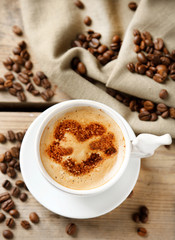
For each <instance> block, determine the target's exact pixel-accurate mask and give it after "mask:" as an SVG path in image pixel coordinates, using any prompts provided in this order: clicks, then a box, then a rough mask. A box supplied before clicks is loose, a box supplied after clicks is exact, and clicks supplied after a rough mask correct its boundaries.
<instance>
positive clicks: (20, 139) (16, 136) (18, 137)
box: [15, 132, 24, 142]
mask: <svg viewBox="0 0 175 240" xmlns="http://www.w3.org/2000/svg"><path fill="white" fill-rule="evenodd" d="M23 138H24V133H22V132H17V133H16V134H15V139H16V140H17V141H19V142H22V140H23Z"/></svg>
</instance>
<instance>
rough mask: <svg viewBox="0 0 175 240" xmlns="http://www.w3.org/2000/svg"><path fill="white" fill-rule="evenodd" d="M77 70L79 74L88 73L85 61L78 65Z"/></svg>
mask: <svg viewBox="0 0 175 240" xmlns="http://www.w3.org/2000/svg"><path fill="white" fill-rule="evenodd" d="M77 71H78V73H79V74H81V75H85V74H86V67H85V65H84V63H82V62H79V63H78V65H77Z"/></svg>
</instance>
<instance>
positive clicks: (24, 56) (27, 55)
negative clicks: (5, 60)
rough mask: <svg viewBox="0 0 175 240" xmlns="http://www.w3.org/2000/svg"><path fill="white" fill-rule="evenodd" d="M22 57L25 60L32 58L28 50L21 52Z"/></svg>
mask: <svg viewBox="0 0 175 240" xmlns="http://www.w3.org/2000/svg"><path fill="white" fill-rule="evenodd" d="M20 56H21V57H22V58H24V60H29V58H30V54H29V53H28V51H27V50H26V49H24V50H22V51H21V53H20Z"/></svg>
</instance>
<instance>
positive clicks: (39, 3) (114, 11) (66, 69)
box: [21, 0, 175, 138]
mask: <svg viewBox="0 0 175 240" xmlns="http://www.w3.org/2000/svg"><path fill="white" fill-rule="evenodd" d="M83 2H84V4H85V9H83V10H80V9H78V8H77V7H76V6H75V5H74V3H73V0H21V7H22V16H23V21H24V27H25V32H26V34H27V37H28V39H29V42H30V44H31V47H32V48H33V51H34V53H35V55H36V58H37V59H38V61H39V62H40V66H41V69H42V70H43V71H44V72H45V73H46V74H47V75H48V77H49V78H50V80H51V81H54V82H57V84H58V87H59V88H61V89H62V90H63V91H64V92H66V93H67V94H68V95H69V96H70V97H71V98H84V99H92V100H96V101H99V102H102V103H105V104H107V105H109V106H110V107H112V108H113V109H115V110H116V111H118V112H119V113H120V114H121V115H122V116H123V117H124V118H125V119H126V120H127V121H128V122H129V123H130V125H131V126H132V128H133V129H134V131H135V132H136V133H140V132H147V133H154V134H158V135H160V134H164V133H170V134H171V135H172V137H174V138H175V120H173V119H171V118H168V119H163V118H161V117H159V119H158V121H156V122H145V121H140V120H139V118H138V113H136V112H131V111H130V109H129V108H128V107H126V106H124V105H123V104H121V103H120V102H118V101H117V100H115V99H114V98H112V97H111V96H109V95H108V94H107V93H105V92H104V90H102V89H100V88H99V87H97V86H95V85H93V84H92V83H90V82H88V81H87V80H85V79H83V78H82V77H81V76H79V75H78V74H77V73H75V72H74V71H73V70H72V69H71V68H70V62H71V59H72V58H73V57H75V56H79V57H80V59H81V60H82V61H83V62H84V63H85V65H86V67H87V73H88V76H90V77H92V78H94V79H96V80H98V81H99V82H102V83H104V84H106V85H107V86H109V87H111V88H114V89H117V90H119V91H122V92H126V93H129V94H131V95H134V96H137V97H141V98H145V99H150V100H152V101H155V102H160V98H159V91H160V89H162V88H166V89H167V90H168V92H169V94H170V97H169V98H168V99H167V100H161V102H164V103H165V104H167V105H168V106H172V107H175V82H173V81H172V80H171V79H170V80H168V81H167V82H166V84H164V85H162V84H159V83H156V82H155V81H153V80H152V79H150V78H148V77H146V76H141V75H138V74H131V73H130V72H129V71H128V70H127V69H126V64H127V63H128V62H132V61H133V62H136V54H135V53H134V51H133V47H134V46H133V36H132V31H133V29H135V28H136V29H139V30H140V31H149V32H151V34H152V35H153V37H154V38H157V37H161V38H163V39H164V41H165V43H166V46H167V48H168V49H169V50H170V51H171V50H172V49H173V48H174V49H175V41H174V39H175V15H174V10H175V1H174V0H168V1H166V0H141V1H140V2H138V1H137V2H138V3H139V7H138V9H137V11H136V12H132V11H131V10H130V9H129V8H128V3H129V1H128V0H120V1H119V0H118V1H117V0H83ZM85 16H90V17H91V18H92V21H93V22H92V25H91V27H90V28H91V29H93V30H94V31H96V32H99V33H101V34H102V39H101V42H102V43H103V44H107V45H109V44H110V43H111V38H112V36H113V35H114V34H119V35H120V36H121V38H122V39H123V44H122V47H121V50H120V53H119V57H118V59H116V60H113V61H111V62H110V63H108V64H107V65H106V66H101V65H100V64H99V63H98V61H97V60H96V58H95V57H94V56H93V55H91V54H90V53H89V52H88V51H87V50H85V49H83V48H72V49H70V45H71V42H72V40H74V39H75V38H76V35H77V34H78V33H82V32H85V31H87V30H88V29H89V27H87V26H85V24H84V23H83V19H84V17H85Z"/></svg>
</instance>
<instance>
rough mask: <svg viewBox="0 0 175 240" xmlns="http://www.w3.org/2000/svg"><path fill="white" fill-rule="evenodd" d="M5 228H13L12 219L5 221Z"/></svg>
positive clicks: (13, 222)
mask: <svg viewBox="0 0 175 240" xmlns="http://www.w3.org/2000/svg"><path fill="white" fill-rule="evenodd" d="M6 226H7V227H9V228H14V226H15V221H14V219H13V218H7V220H6Z"/></svg>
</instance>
